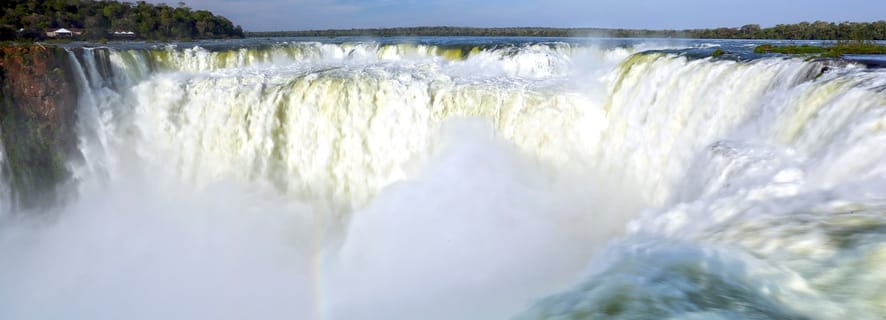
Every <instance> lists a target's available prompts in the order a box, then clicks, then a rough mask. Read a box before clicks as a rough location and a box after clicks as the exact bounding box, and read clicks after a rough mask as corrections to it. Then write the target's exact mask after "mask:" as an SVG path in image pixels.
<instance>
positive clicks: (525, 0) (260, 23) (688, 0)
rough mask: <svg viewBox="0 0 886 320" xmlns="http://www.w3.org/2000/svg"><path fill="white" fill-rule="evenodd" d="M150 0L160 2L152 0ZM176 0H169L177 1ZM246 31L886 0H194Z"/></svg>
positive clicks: (881, 2)
mask: <svg viewBox="0 0 886 320" xmlns="http://www.w3.org/2000/svg"><path fill="white" fill-rule="evenodd" d="M151 2H162V1H157V0H152V1H151ZM177 2H178V1H175V0H172V1H166V3H168V4H170V5H173V6H174V5H175V4H176V3H177ZM185 3H186V4H187V5H188V6H189V7H191V8H193V9H206V10H210V11H212V12H214V13H217V14H221V15H224V16H226V17H228V18H230V19H231V20H232V21H234V23H235V24H240V25H242V26H243V28H244V29H245V30H247V31H271V30H305V29H347V28H366V27H403V26H443V25H445V26H470V27H516V26H541V27H604V28H650V29H686V28H707V27H720V26H735V27H738V26H741V25H744V24H749V23H758V24H761V25H763V26H764V27H765V26H772V25H775V24H778V23H795V22H800V21H804V20H805V21H814V20H824V21H834V22H840V21H876V20H884V19H886V0H806V1H800V0H728V1H724V0H596V1H594V0H584V1H582V0H485V1H484V0H474V1H471V0H425V1H420V0H250V1H236V0H190V1H185Z"/></svg>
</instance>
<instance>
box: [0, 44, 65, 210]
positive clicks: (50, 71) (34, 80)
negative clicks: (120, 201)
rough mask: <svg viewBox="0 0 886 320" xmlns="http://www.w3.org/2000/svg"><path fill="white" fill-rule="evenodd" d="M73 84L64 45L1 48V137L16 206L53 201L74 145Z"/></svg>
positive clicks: (6, 169)
mask: <svg viewBox="0 0 886 320" xmlns="http://www.w3.org/2000/svg"><path fill="white" fill-rule="evenodd" d="M76 106H77V86H76V84H75V82H74V76H73V72H72V69H71V64H70V61H69V58H68V55H67V53H66V52H65V50H64V49H61V48H56V47H44V46H41V45H32V46H18V47H4V48H0V139H2V143H3V147H4V150H5V151H6V163H5V165H6V166H7V167H6V168H5V170H2V172H3V173H4V174H3V175H4V177H3V178H4V179H5V180H6V182H7V183H8V184H9V186H10V187H11V189H12V196H13V201H14V202H15V205H16V206H18V207H22V208H34V207H41V206H44V205H48V204H51V203H54V202H55V200H56V199H55V198H56V197H57V196H58V194H59V193H58V190H57V188H58V187H57V186H59V185H60V182H63V181H65V180H67V179H68V176H69V175H70V174H69V172H68V170H67V168H66V167H65V163H66V160H65V159H66V158H67V156H68V155H70V154H73V152H74V150H75V146H76V135H75V134H74V125H75V116H76V115H75V111H76Z"/></svg>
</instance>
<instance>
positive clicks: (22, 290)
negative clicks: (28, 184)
mask: <svg viewBox="0 0 886 320" xmlns="http://www.w3.org/2000/svg"><path fill="white" fill-rule="evenodd" d="M256 41H257V42H256V43H244V44H239V45H226V44H212V43H207V44H202V45H201V46H191V45H188V46H185V45H182V44H179V45H170V46H153V45H151V44H146V45H144V46H143V47H139V48H131V47H117V48H96V49H82V50H81V49H72V50H70V52H69V60H70V63H71V65H72V66H73V67H72V69H73V70H74V71H75V79H76V82H77V86H78V88H79V91H80V95H79V99H80V101H78V104H79V109H78V113H77V115H78V119H77V121H78V123H77V132H78V135H79V136H78V138H79V139H78V150H79V153H80V155H81V156H82V157H78V158H77V159H73V160H71V161H70V163H69V164H68V165H69V167H70V168H71V170H72V172H74V176H75V180H76V188H77V189H78V190H77V194H78V197H77V198H76V199H72V200H70V201H69V202H67V203H64V204H61V205H60V206H59V207H58V208H55V209H53V213H55V215H53V217H54V218H53V219H51V220H52V221H47V222H43V223H34V224H29V223H21V224H10V225H8V226H0V253H3V254H4V259H2V261H0V283H7V284H9V285H8V286H2V287H0V301H3V302H0V306H3V308H0V318H38V319H43V318H45V319H51V318H58V317H64V316H67V315H77V316H82V317H88V318H104V319H107V318H128V319H139V318H145V319H151V318H158V317H162V318H174V319H187V318H219V317H222V318H224V317H230V318H272V319H276V318H300V319H354V318H369V319H416V318H421V319H501V318H508V317H512V316H516V317H517V318H519V319H550V318H594V319H597V318H602V319H609V318H611V319H636V318H649V317H652V318H698V319H702V318H704V319H709V318H713V319H731V318H787V319H794V318H797V319H834V318H838V317H844V318H853V319H876V318H877V317H878V315H881V314H884V313H886V309H884V308H883V306H882V303H880V302H881V301H884V299H886V297H884V293H883V292H882V290H880V288H882V287H884V286H886V273H883V272H881V271H879V270H881V269H882V264H883V263H884V260H883V259H884V255H883V254H884V252H886V251H884V250H886V249H884V248H886V232H884V230H886V228H884V226H886V216H884V215H883V212H884V211H883V208H886V192H884V191H883V190H886V189H884V188H883V186H884V185H886V184H884V183H886V164H884V162H883V161H880V159H883V158H884V157H886V149H884V148H882V145H883V143H884V142H886V130H884V128H886V125H884V123H886V89H884V88H886V72H884V71H883V70H880V69H869V68H866V67H864V66H861V65H857V64H853V63H849V62H845V61H833V60H808V61H807V60H803V59H798V58H787V57H774V56H758V55H753V54H751V53H750V52H748V53H747V54H746V55H743V56H741V57H740V58H738V59H734V60H730V59H725V58H712V57H698V56H697V55H694V54H686V52H689V51H691V50H698V49H699V48H703V49H706V48H707V47H706V44H704V43H691V44H686V43H666V44H645V43H634V44H632V45H627V46H625V45H603V44H596V43H578V42H568V41H566V42H557V41H550V42H540V41H516V40H514V41H512V42H508V41H510V40H508V41H504V40H502V41H501V42H488V43H487V42H482V41H481V40H470V41H468V40H461V41H462V42H464V43H461V42H454V43H452V42H446V41H442V40H441V41H440V42H439V43H435V42H433V41H425V42H422V41H417V42H415V43H406V42H403V43H398V42H395V41H391V42H373V41H356V42H333V41H331V40H330V41H326V42H311V41H293V42H286V41H275V42H271V41H258V40H256ZM472 41H475V42H472ZM744 45H745V44H744V43H742V42H737V43H736V45H735V47H736V48H743V47H745V46H744ZM687 47H691V48H688V49H687ZM736 50H738V49H736ZM747 50H748V51H750V49H747ZM0 151H2V150H0ZM2 159H3V158H2V152H0V161H2ZM0 163H2V162H0ZM0 169H2V170H8V168H6V167H3V166H0ZM2 172H5V171H0V173H2ZM8 189H9V188H5V189H3V187H0V201H5V199H7V198H8V196H5V198H4V195H7V194H9V192H10V190H8ZM2 203H6V202H2ZM2 203H0V204H2ZM0 210H3V209H2V206H0ZM0 212H2V211H0ZM38 275H42V276H41V277H38ZM37 278H39V281H37V280H35V279H37ZM83 279H87V280H83ZM72 294H73V295H75V296H76V297H77V298H76V299H74V298H71V295H72ZM232 301H236V303H232ZM97 305H102V306H107V307H105V308H96V307H95V306H97ZM37 306H50V308H45V307H41V308H37Z"/></svg>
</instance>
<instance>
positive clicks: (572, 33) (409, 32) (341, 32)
mask: <svg viewBox="0 0 886 320" xmlns="http://www.w3.org/2000/svg"><path fill="white" fill-rule="evenodd" d="M680 35H681V32H680V31H674V30H632V29H600V28H525V27H519V28H466V27H406V28H380V29H338V30H334V29H333V30H306V31H271V32H247V33H246V36H248V37H351V36H370V37H400V36H419V37H424V36H427V37H432V36H462V37H479V36H483V37H579V36H598V37H622V38H629V37H672V38H673V37H679V36H680Z"/></svg>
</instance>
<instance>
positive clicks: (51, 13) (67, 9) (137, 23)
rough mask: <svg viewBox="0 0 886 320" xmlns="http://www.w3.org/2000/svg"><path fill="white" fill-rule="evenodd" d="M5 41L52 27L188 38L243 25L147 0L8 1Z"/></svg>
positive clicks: (2, 5) (233, 32)
mask: <svg viewBox="0 0 886 320" xmlns="http://www.w3.org/2000/svg"><path fill="white" fill-rule="evenodd" d="M0 14H2V16H0V40H43V39H45V38H46V37H47V36H48V34H47V31H48V30H54V29H58V28H65V29H67V30H77V31H78V32H77V33H79V35H76V37H77V38H81V39H84V40H101V39H111V38H114V37H115V32H116V34H117V35H125V37H126V38H136V39H152V40H186V39H206V38H235V37H238V38H239V37H243V30H242V28H240V26H234V24H233V23H231V21H230V20H228V19H227V18H225V17H222V16H217V15H214V14H212V12H209V11H205V10H191V8H188V7H187V6H186V5H185V3H184V2H179V3H178V4H177V6H176V7H172V6H169V5H166V4H162V3H161V4H157V5H155V4H150V3H146V2H145V1H138V2H136V3H131V2H117V1H94V0H3V1H0Z"/></svg>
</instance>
